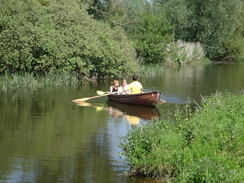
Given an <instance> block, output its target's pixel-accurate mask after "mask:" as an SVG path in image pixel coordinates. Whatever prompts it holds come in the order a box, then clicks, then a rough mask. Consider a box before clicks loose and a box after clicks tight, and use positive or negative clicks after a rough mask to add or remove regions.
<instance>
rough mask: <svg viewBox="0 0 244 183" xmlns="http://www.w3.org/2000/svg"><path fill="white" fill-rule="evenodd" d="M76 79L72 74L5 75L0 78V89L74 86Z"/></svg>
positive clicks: (3, 90) (4, 90) (76, 82)
mask: <svg viewBox="0 0 244 183" xmlns="http://www.w3.org/2000/svg"><path fill="white" fill-rule="evenodd" d="M78 82H79V80H78V77H77V76H75V75H72V74H67V73H64V74H47V75H45V76H34V75H33V74H29V73H25V74H21V75H20V74H5V75H2V76H0V89H1V91H2V92H6V91H8V90H16V89H20V88H21V89H22V88H28V89H36V88H42V87H45V86H61V85H76V84H78Z"/></svg>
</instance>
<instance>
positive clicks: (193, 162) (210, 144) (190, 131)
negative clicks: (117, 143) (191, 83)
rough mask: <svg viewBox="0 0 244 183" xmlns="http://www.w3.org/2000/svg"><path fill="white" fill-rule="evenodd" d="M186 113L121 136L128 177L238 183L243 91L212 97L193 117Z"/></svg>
mask: <svg viewBox="0 0 244 183" xmlns="http://www.w3.org/2000/svg"><path fill="white" fill-rule="evenodd" d="M186 109H187V110H186V111H185V112H182V111H181V112H179V113H176V120H175V121H171V120H162V121H159V122H155V123H151V124H148V125H145V126H142V127H141V128H136V129H135V130H133V131H131V132H129V133H128V135H127V136H126V137H124V138H123V140H122V142H121V147H122V148H123V149H124V151H125V155H126V158H127V160H128V162H129V163H130V165H131V170H130V171H131V173H136V174H140V175H144V176H148V177H158V178H159V177H160V178H163V179H164V180H172V181H174V182H241V180H243V175H244V172H243V155H244V151H243V148H242V147H243V145H244V144H243V140H244V139H243V135H242V134H243V131H244V126H243V123H244V119H243V116H244V95H243V93H242V94H239V95H236V96H235V95H232V94H230V93H225V94H220V93H216V94H215V95H212V96H211V97H207V98H204V99H203V102H202V107H201V109H199V110H197V111H196V113H195V114H192V113H191V111H190V110H188V109H189V108H188V107H187V108H186ZM183 114H184V115H183Z"/></svg>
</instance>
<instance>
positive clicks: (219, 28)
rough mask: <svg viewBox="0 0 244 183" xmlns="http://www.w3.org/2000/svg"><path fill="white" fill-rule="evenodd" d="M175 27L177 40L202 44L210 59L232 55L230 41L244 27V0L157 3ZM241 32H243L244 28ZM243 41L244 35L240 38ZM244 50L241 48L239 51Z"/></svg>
mask: <svg viewBox="0 0 244 183" xmlns="http://www.w3.org/2000/svg"><path fill="white" fill-rule="evenodd" d="M154 2H155V4H158V3H159V4H160V5H161V7H162V9H163V10H164V11H165V12H166V15H167V17H168V18H169V20H170V21H171V22H172V23H173V24H174V25H175V36H176V39H182V40H184V41H190V42H197V41H200V42H201V43H202V44H203V46H204V48H205V51H206V53H207V55H208V57H209V58H211V59H213V58H219V57H224V56H226V55H228V54H230V52H229V51H230V49H228V48H229V47H230V46H234V45H229V44H227V42H228V41H230V40H233V39H234V31H236V30H237V29H239V28H241V27H243V22H242V23H241V21H242V20H241V19H242V18H243V17H242V16H241V15H242V12H243V10H244V8H243V0H236V1H232V0H225V1H222V0H215V1H201V0H155V1H154ZM238 32H242V33H243V29H242V30H239V31H238ZM239 38H241V39H242V40H243V35H242V36H241V35H239ZM240 48H241V49H242V50H243V49H244V48H242V47H239V49H240Z"/></svg>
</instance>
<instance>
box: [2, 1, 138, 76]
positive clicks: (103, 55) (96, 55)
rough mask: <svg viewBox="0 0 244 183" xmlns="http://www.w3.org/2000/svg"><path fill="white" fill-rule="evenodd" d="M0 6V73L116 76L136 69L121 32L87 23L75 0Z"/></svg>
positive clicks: (26, 2) (97, 24) (97, 23)
mask: <svg viewBox="0 0 244 183" xmlns="http://www.w3.org/2000/svg"><path fill="white" fill-rule="evenodd" d="M0 2H1V6H0V17H1V19H0V45H1V46H0V73H4V72H10V73H16V72H17V73H20V72H31V73H34V74H43V73H50V72H52V73H57V72H75V73H77V74H78V75H79V76H80V77H84V76H86V77H92V76H101V77H105V76H110V77H114V76H117V77H119V76H122V74H126V73H131V72H132V71H133V70H134V69H135V67H136V65H137V64H136V62H135V52H134V48H133V44H132V43H131V42H130V41H128V39H127V37H126V35H125V34H124V32H123V30H122V29H120V28H114V29H111V28H110V27H109V26H108V25H107V24H105V23H101V22H98V21H96V20H94V19H92V18H91V16H89V15H88V13H87V11H86V9H87V7H86V6H85V5H84V4H81V3H78V1H76V0H70V1H69V2H66V1H65V0H63V1H62V0H61V1H51V0H50V1H40V2H39V1H37V0H25V1H22V0H18V1H15V0H1V1H0Z"/></svg>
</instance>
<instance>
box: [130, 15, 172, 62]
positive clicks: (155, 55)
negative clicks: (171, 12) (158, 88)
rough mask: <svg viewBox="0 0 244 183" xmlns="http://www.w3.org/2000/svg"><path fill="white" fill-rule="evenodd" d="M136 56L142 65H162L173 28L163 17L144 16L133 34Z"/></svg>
mask: <svg viewBox="0 0 244 183" xmlns="http://www.w3.org/2000/svg"><path fill="white" fill-rule="evenodd" d="M133 38H134V40H135V41H136V51H137V56H138V57H139V59H140V60H141V61H142V63H143V64H157V63H164V62H165V58H166V56H167V51H166V47H167V44H169V43H170V42H172V40H173V28H172V26H171V25H170V24H169V23H168V22H167V21H166V19H165V17H164V16H163V15H160V16H159V15H153V14H150V13H147V14H144V15H142V17H141V20H140V22H139V23H138V24H137V25H136V31H135V32H134V33H133Z"/></svg>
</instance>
